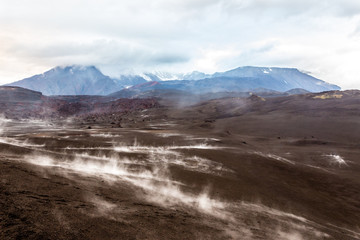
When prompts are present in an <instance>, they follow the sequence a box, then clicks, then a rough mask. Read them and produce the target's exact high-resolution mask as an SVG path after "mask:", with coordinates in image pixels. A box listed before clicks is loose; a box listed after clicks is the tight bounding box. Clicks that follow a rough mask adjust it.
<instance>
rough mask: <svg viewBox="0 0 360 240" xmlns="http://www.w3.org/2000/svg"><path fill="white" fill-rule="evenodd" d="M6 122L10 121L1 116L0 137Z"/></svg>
mask: <svg viewBox="0 0 360 240" xmlns="http://www.w3.org/2000/svg"><path fill="white" fill-rule="evenodd" d="M8 122H11V120H10V119H6V118H5V117H4V116H3V115H0V136H1V135H2V134H3V132H4V128H5V126H6V124H7V123H8Z"/></svg>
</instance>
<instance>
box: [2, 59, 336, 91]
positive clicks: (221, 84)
mask: <svg viewBox="0 0 360 240" xmlns="http://www.w3.org/2000/svg"><path fill="white" fill-rule="evenodd" d="M152 82H156V84H153V83H152ZM145 83H151V84H149V85H144V86H146V87H144V86H142V85H141V84H145ZM7 85H8V86H18V87H23V88H28V89H31V90H34V91H39V92H42V93H43V94H44V95H108V94H111V93H115V92H117V91H120V90H122V89H127V88H131V87H132V86H137V85H139V86H141V87H140V88H138V89H136V90H134V89H131V90H130V91H133V90H134V91H136V92H137V93H138V92H143V91H149V90H155V89H157V90H160V89H173V90H180V91H187V92H189V93H193V94H204V93H217V92H251V91H256V90H257V89H262V91H261V92H266V91H277V92H286V91H289V90H292V89H302V91H301V92H303V93H305V92H322V91H330V90H340V87H338V86H336V85H332V84H329V83H327V82H324V81H322V80H320V79H317V78H315V77H312V76H310V75H308V74H306V73H304V72H301V71H299V70H298V69H295V68H268V67H239V68H236V69H232V70H230V71H226V72H217V73H214V74H205V73H201V72H197V71H195V72H192V73H189V74H169V73H163V72H154V73H143V74H140V75H121V76H120V77H119V78H118V79H112V78H110V77H108V76H105V75H104V74H102V73H101V72H100V71H99V70H98V69H97V68H96V67H94V66H77V65H74V66H66V67H56V68H53V69H51V70H49V71H47V72H45V73H43V74H40V75H35V76H33V77H30V78H25V79H23V80H20V81H17V82H14V83H11V84H7ZM115 95H116V94H115ZM120 95H124V94H120ZM125 95H127V94H125ZM131 95H133V94H131Z"/></svg>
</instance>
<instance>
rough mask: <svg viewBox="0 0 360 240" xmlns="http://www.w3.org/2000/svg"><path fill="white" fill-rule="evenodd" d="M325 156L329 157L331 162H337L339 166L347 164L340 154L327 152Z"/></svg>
mask: <svg viewBox="0 0 360 240" xmlns="http://www.w3.org/2000/svg"><path fill="white" fill-rule="evenodd" d="M325 156H326V157H328V158H329V159H330V163H331V164H337V165H338V166H339V167H340V166H343V165H345V166H348V164H347V162H346V161H345V160H344V159H343V158H342V157H341V156H340V155H335V154H329V155H325Z"/></svg>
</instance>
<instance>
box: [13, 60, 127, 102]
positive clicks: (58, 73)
mask: <svg viewBox="0 0 360 240" xmlns="http://www.w3.org/2000/svg"><path fill="white" fill-rule="evenodd" d="M7 85H8V86H17V87H23V88H27V89H31V90H35V91H39V92H42V93H43V94H44V95H105V94H109V93H111V92H113V91H114V90H115V89H116V90H120V89H122V88H123V87H122V86H119V85H118V84H117V83H116V81H114V80H113V79H111V78H110V77H108V76H105V75H103V74H102V73H101V72H100V71H99V70H98V69H97V68H96V67H94V66H78V65H73V66H65V67H55V68H53V69H51V70H49V71H47V72H44V73H43V74H39V75H35V76H32V77H30V78H25V79H23V80H20V81H17V82H14V83H11V84H7Z"/></svg>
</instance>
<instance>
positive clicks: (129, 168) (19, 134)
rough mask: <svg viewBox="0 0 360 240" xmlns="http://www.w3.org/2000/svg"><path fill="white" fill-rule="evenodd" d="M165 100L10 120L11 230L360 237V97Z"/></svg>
mask: <svg viewBox="0 0 360 240" xmlns="http://www.w3.org/2000/svg"><path fill="white" fill-rule="evenodd" d="M329 94H330V95H329ZM334 94H335V95H339V94H342V95H343V96H342V97H338V96H334ZM317 96H318V97H317ZM166 104H167V105H166V106H165V105H163V106H161V107H150V108H148V107H146V108H145V109H141V108H140V109H137V110H136V111H125V112H121V114H114V113H111V114H95V115H87V116H86V117H83V118H80V117H76V118H73V120H72V121H70V120H69V121H67V122H65V121H62V122H60V121H54V120H52V121H49V122H44V121H15V120H12V121H11V120H6V119H2V120H1V121H0V195H1V196H0V209H1V211H0V239H296V240H299V239H360V204H359V203H360V177H359V176H360V160H359V157H358V156H359V152H360V150H359V149H360V148H359V147H360V137H359V136H360V134H359V133H360V114H359V108H358V106H359V105H358V104H359V96H358V94H357V93H356V92H355V93H352V92H345V93H344V92H335V93H328V95H324V94H318V95H316V94H315V95H312V94H307V95H299V96H293V97H284V98H274V99H263V98H259V97H256V96H253V97H251V98H247V99H243V98H236V99H234V98H231V99H220V100H212V101H207V102H205V103H201V104H198V105H194V106H187V107H182V108H175V107H174V105H172V103H169V102H167V103H166ZM169 106H171V107H169ZM340 113H341V114H340Z"/></svg>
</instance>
